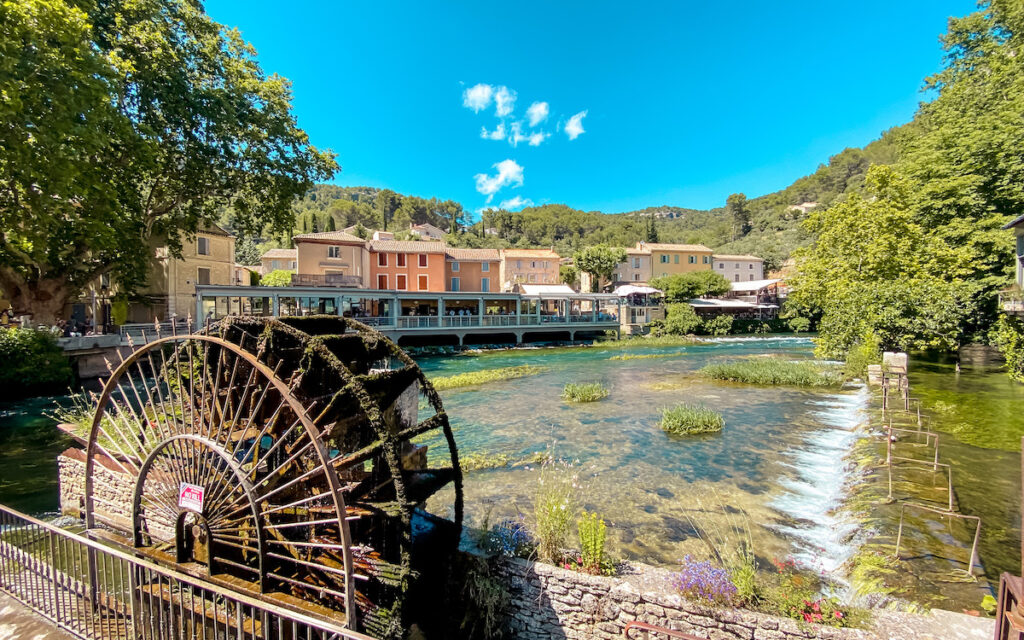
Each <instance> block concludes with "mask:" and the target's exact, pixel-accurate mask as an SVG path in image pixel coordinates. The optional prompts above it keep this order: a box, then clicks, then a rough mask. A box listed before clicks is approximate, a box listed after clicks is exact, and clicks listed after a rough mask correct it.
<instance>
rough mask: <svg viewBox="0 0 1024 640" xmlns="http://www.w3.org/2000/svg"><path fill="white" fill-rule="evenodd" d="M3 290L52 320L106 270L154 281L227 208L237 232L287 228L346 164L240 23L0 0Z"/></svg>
mask: <svg viewBox="0 0 1024 640" xmlns="http://www.w3.org/2000/svg"><path fill="white" fill-rule="evenodd" d="M0 97H2V98H0V149H2V151H0V289H3V291H4V293H5V294H6V296H7V297H8V298H10V299H11V301H12V302H13V304H14V306H15V308H16V310H18V311H20V312H26V313H32V314H34V316H35V318H36V320H38V321H40V322H49V321H50V320H52V319H53V318H54V317H55V316H57V315H58V314H60V312H61V310H62V309H63V307H64V305H65V304H66V303H67V302H68V301H70V300H72V299H74V298H75V296H76V295H77V294H78V293H79V292H80V291H81V290H82V289H83V287H85V286H86V285H87V284H88V283H89V282H91V281H94V280H95V279H96V278H97V277H99V276H100V275H102V274H105V273H111V274H113V275H114V276H115V279H116V282H117V283H118V286H119V288H120V289H121V290H122V291H125V292H131V291H132V290H134V289H136V288H138V287H139V286H141V285H142V284H144V282H145V277H146V272H147V268H148V266H149V263H150V261H151V260H152V253H151V251H150V249H149V246H150V240H151V239H152V238H159V239H160V240H161V241H166V242H167V243H168V246H169V247H170V249H171V251H172V252H173V253H175V254H177V253H178V252H180V249H181V246H182V243H183V242H185V241H187V240H188V239H190V238H191V237H192V236H193V235H194V234H195V232H196V231H197V230H198V229H200V228H202V227H203V226H204V225H208V224H213V223H215V221H216V220H217V219H218V217H219V214H220V213H221V212H222V211H223V210H225V209H227V210H230V211H231V223H232V225H233V227H234V228H235V229H236V230H238V231H239V232H240V233H242V234H244V235H258V234H261V233H262V232H264V231H268V232H271V233H275V232H276V233H283V232H287V231H288V230H290V229H291V227H292V224H293V217H292V212H291V204H292V202H293V201H294V199H295V197H296V196H299V195H301V194H302V193H304V192H305V191H306V190H307V189H308V188H309V187H310V185H311V184H312V183H313V182H315V181H317V180H323V179H326V178H328V177H330V176H331V175H333V173H334V171H336V169H337V165H336V163H335V161H334V157H333V154H331V153H328V152H323V151H319V150H317V149H316V148H314V147H313V146H311V145H310V144H309V140H308V138H307V136H306V134H305V133H304V132H303V131H302V130H301V129H299V128H298V126H297V125H296V122H295V119H294V117H293V115H292V113H291V104H290V101H291V92H290V87H289V84H288V82H287V81H286V80H285V79H283V78H281V77H278V76H276V75H273V76H267V75H266V74H265V73H264V72H263V71H262V70H261V68H260V66H259V64H258V63H257V62H256V59H255V51H254V50H253V49H252V47H251V46H249V45H248V44H246V43H245V42H244V41H243V40H242V39H241V37H240V35H239V34H238V32H237V31H233V30H226V29H224V28H223V27H221V25H219V24H217V23H215V22H213V21H212V20H211V19H210V18H209V17H208V16H207V15H206V14H205V13H204V12H203V10H202V6H201V5H200V3H198V2H194V1H191V0H107V1H102V2H101V1H98V0H81V1H74V2H71V1H68V0H17V1H4V2H2V3H0Z"/></svg>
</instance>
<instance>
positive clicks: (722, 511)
mask: <svg viewBox="0 0 1024 640" xmlns="http://www.w3.org/2000/svg"><path fill="white" fill-rule="evenodd" d="M710 494H711V498H710V501H709V503H708V504H705V503H704V501H703V500H702V499H701V496H700V495H694V496H693V497H692V498H691V500H692V502H693V505H692V509H691V512H692V513H699V514H701V515H700V517H699V518H695V517H692V516H691V515H689V514H687V516H686V519H687V521H688V522H689V524H690V527H691V528H692V529H693V530H694V531H696V532H697V537H698V538H700V541H701V542H703V543H704V546H705V547H707V549H708V552H709V553H710V555H711V558H712V559H713V560H714V561H715V562H717V563H718V565H720V566H722V567H725V568H726V569H727V570H728V571H729V575H730V577H731V579H732V583H733V584H734V585H735V586H736V597H735V599H734V603H735V604H745V605H754V604H756V603H757V602H758V600H759V599H760V593H761V585H760V581H759V578H758V573H757V557H756V555H755V553H754V540H753V536H752V535H751V533H750V516H749V515H748V514H747V512H746V511H744V510H743V509H738V508H736V507H734V506H731V505H733V504H735V503H736V500H735V499H731V498H730V497H728V496H722V495H721V494H719V492H718V491H717V490H715V489H711V490H710Z"/></svg>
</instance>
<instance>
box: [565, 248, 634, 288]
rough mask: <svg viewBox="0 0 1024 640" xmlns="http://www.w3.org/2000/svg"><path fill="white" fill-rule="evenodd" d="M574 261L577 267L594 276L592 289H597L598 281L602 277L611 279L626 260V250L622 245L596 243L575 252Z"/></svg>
mask: <svg viewBox="0 0 1024 640" xmlns="http://www.w3.org/2000/svg"><path fill="white" fill-rule="evenodd" d="M572 261H573V263H574V264H575V265H576V268H577V269H579V270H580V271H582V272H584V273H589V274H590V275H591V276H593V279H592V280H591V290H592V291H597V286H598V282H599V281H600V280H601V279H602V278H603V279H605V280H608V279H610V278H611V275H612V272H613V271H615V269H616V267H618V266H619V264H621V263H623V262H625V261H626V250H625V249H623V248H621V247H609V246H608V245H606V244H596V245H593V246H589V247H587V248H585V249H582V250H580V251H577V252H576V253H574V254H573V256H572Z"/></svg>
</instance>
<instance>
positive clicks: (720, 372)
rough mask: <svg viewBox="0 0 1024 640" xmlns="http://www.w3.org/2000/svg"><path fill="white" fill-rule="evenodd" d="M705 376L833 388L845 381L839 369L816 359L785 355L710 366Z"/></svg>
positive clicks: (719, 378)
mask: <svg viewBox="0 0 1024 640" xmlns="http://www.w3.org/2000/svg"><path fill="white" fill-rule="evenodd" d="M700 374H701V375H702V376H704V377H705V378H711V379H714V380H727V381H730V382H745V383H748V384H765V385H790V386H794V387H830V386H835V385H838V384H840V383H841V382H842V377H841V376H840V375H839V372H838V371H836V370H835V368H832V367H826V366H824V365H821V364H818V363H816V362H794V361H792V360H783V359H782V358H750V359H747V360H733V361H731V362H720V363H714V364H709V365H706V366H705V367H704V368H702V369H701V370H700Z"/></svg>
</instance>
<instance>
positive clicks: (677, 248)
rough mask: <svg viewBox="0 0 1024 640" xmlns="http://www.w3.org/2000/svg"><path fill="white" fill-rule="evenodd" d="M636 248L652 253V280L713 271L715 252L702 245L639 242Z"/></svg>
mask: <svg viewBox="0 0 1024 640" xmlns="http://www.w3.org/2000/svg"><path fill="white" fill-rule="evenodd" d="M636 248H637V249H638V250H640V249H649V250H650V251H651V277H652V278H660V277H662V276H671V275H675V274H677V273H690V272H691V271H711V266H712V259H711V258H712V255H714V252H713V251H711V249H709V248H708V247H705V246H704V245H702V244H664V243H659V242H638V243H637V245H636Z"/></svg>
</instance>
